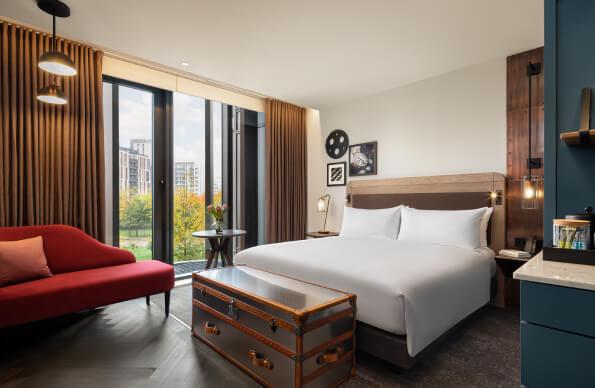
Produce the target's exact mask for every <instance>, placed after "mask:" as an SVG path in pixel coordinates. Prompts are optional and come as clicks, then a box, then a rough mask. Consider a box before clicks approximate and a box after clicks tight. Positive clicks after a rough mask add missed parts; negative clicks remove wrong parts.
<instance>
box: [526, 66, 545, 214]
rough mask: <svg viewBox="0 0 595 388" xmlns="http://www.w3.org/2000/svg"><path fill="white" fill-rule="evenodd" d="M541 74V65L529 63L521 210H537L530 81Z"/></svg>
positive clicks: (537, 161) (538, 164)
mask: <svg viewBox="0 0 595 388" xmlns="http://www.w3.org/2000/svg"><path fill="white" fill-rule="evenodd" d="M539 74H541V63H531V62H529V64H528V65H527V77H528V78H529V109H528V113H529V128H528V132H529V150H528V151H529V152H528V158H527V170H528V172H529V173H528V175H526V176H524V177H522V178H521V197H522V201H521V208H522V209H538V208H539V201H538V199H539V194H540V190H539V177H537V176H535V175H533V174H532V170H533V169H539V168H541V167H542V161H541V158H533V156H532V155H531V152H532V148H533V147H532V146H533V144H532V132H533V126H532V114H531V111H532V108H533V99H532V90H533V88H532V83H531V80H532V78H533V76H536V75H539Z"/></svg>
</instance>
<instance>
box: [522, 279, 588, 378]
mask: <svg viewBox="0 0 595 388" xmlns="http://www.w3.org/2000/svg"><path fill="white" fill-rule="evenodd" d="M521 384H522V385H523V386H525V387H527V388H533V387H595V292H592V291H587V290H579V289H575V288H568V287H560V286H554V285H549V284H542V283H535V282H529V281H522V282H521Z"/></svg>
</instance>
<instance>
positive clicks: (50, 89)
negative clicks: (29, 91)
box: [37, 83, 68, 105]
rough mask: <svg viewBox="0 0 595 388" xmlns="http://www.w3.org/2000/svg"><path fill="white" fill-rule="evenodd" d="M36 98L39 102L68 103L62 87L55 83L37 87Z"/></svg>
mask: <svg viewBox="0 0 595 388" xmlns="http://www.w3.org/2000/svg"><path fill="white" fill-rule="evenodd" d="M37 99H38V100H39V101H41V102H45V103H47V104H54V105H64V104H66V103H68V100H67V99H66V97H65V96H64V93H63V92H62V89H61V88H60V86H58V85H57V84H55V83H51V84H49V85H48V86H44V87H43V88H41V89H39V92H38V93H37Z"/></svg>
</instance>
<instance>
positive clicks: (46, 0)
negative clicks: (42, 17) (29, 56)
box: [37, 0, 76, 77]
mask: <svg viewBox="0 0 595 388" xmlns="http://www.w3.org/2000/svg"><path fill="white" fill-rule="evenodd" d="M37 6H38V7H39V8H41V9H42V10H43V11H45V12H47V13H49V14H50V15H52V49H51V50H50V51H48V52H46V53H44V54H43V55H42V56H41V57H39V62H38V63H37V66H39V68H40V69H42V70H44V71H47V72H48V73H52V74H55V75H59V76H63V77H71V76H73V75H76V67H75V66H74V63H73V62H72V60H71V59H70V58H68V56H67V55H65V54H63V53H61V52H59V51H57V45H56V16H58V17H61V18H67V17H69V16H70V8H69V7H68V6H67V5H66V4H64V3H63V2H61V1H59V0H38V1H37Z"/></svg>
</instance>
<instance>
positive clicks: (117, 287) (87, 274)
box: [0, 225, 174, 328]
mask: <svg viewBox="0 0 595 388" xmlns="http://www.w3.org/2000/svg"><path fill="white" fill-rule="evenodd" d="M35 236H42V237H43V248H44V251H45V256H46V258H47V261H48V267H49V268H50V271H51V272H52V274H53V275H54V276H51V277H47V278H43V279H38V280H33V281H29V282H25V283H19V284H14V285H10V286H5V287H0V328H2V327H8V326H13V325H18V324H22V323H26V322H31V321H37V320H40V319H45V318H50V317H55V316H59V315H64V314H69V313H74V312H77V311H83V310H88V309H92V308H95V307H101V306H105V305H108V304H111V303H116V302H122V301H125V300H129V299H134V298H139V297H142V296H145V297H146V298H147V304H148V303H149V296H150V295H153V294H158V293H161V292H163V293H165V314H166V316H168V315H169V294H170V290H171V289H172V288H173V286H174V270H173V267H172V266H171V265H168V264H165V263H162V262H161V261H157V260H148V261H139V262H137V261H136V259H135V257H134V255H133V254H132V253H130V252H128V251H125V250H123V249H119V248H114V247H110V246H107V245H104V244H102V243H100V242H98V241H97V240H95V239H93V238H92V237H90V236H89V235H87V234H85V233H84V232H82V231H81V230H79V229H77V228H74V227H71V226H66V225H46V226H25V227H9V228H0V241H14V240H22V239H25V238H30V237H35Z"/></svg>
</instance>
